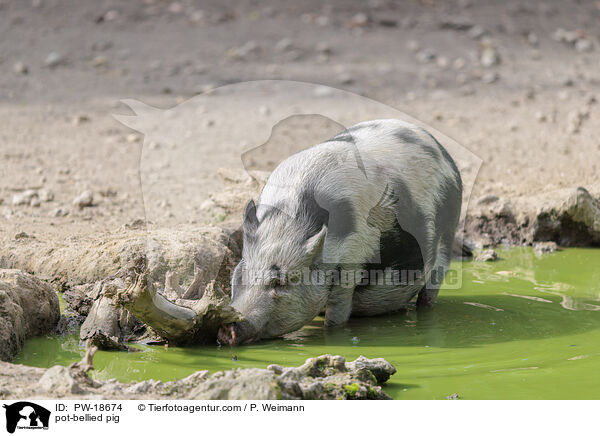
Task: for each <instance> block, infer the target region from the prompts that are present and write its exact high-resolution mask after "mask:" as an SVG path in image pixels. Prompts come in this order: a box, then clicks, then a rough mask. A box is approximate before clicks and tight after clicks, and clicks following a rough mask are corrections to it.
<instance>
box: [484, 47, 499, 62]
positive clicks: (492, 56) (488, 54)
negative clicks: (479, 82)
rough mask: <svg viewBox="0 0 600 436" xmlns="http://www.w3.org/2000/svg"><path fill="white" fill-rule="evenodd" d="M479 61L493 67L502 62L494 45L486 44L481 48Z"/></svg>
mask: <svg viewBox="0 0 600 436" xmlns="http://www.w3.org/2000/svg"><path fill="white" fill-rule="evenodd" d="M479 62H480V63H481V65H482V66H484V67H491V66H494V65H497V64H499V63H500V56H499V55H498V51H497V50H496V49H495V48H494V47H492V46H485V47H484V48H483V49H482V50H481V54H480V56H479Z"/></svg>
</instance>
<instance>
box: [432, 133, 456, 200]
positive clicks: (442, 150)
mask: <svg viewBox="0 0 600 436" xmlns="http://www.w3.org/2000/svg"><path fill="white" fill-rule="evenodd" d="M423 132H424V133H425V134H426V135H427V136H429V137H430V138H431V140H432V141H433V143H434V144H436V145H437V147H438V149H439V150H440V153H441V154H442V157H443V158H444V160H445V161H446V162H447V163H448V164H449V165H450V167H451V168H452V171H453V172H454V179H455V182H456V184H457V186H458V187H459V189H460V191H461V193H462V179H461V177H460V171H458V168H457V167H456V163H455V162H454V159H452V156H450V153H448V150H446V149H445V148H444V146H443V145H442V144H440V143H439V141H438V140H437V139H435V137H434V136H433V135H432V134H431V133H429V132H428V131H427V130H423Z"/></svg>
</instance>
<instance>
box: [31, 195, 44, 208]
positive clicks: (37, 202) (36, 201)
mask: <svg viewBox="0 0 600 436" xmlns="http://www.w3.org/2000/svg"><path fill="white" fill-rule="evenodd" d="M41 204H42V202H41V201H40V199H39V198H37V197H33V198H32V199H31V202H30V203H29V205H30V206H31V207H40V206H41Z"/></svg>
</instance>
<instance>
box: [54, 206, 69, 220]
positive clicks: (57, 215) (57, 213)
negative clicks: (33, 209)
mask: <svg viewBox="0 0 600 436" xmlns="http://www.w3.org/2000/svg"><path fill="white" fill-rule="evenodd" d="M67 215H69V210H68V209H63V208H60V207H59V208H56V209H54V210H53V211H51V212H50V213H49V216H51V217H54V218H60V217H65V216H67Z"/></svg>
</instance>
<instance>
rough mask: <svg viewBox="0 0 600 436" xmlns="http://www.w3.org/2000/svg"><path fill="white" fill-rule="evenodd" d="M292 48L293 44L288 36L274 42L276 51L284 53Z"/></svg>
mask: <svg viewBox="0 0 600 436" xmlns="http://www.w3.org/2000/svg"><path fill="white" fill-rule="evenodd" d="M292 48H294V44H293V42H292V40H291V39H290V38H283V39H280V40H279V41H277V44H275V51H276V52H278V53H284V52H286V51H289V50H291V49H292Z"/></svg>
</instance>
